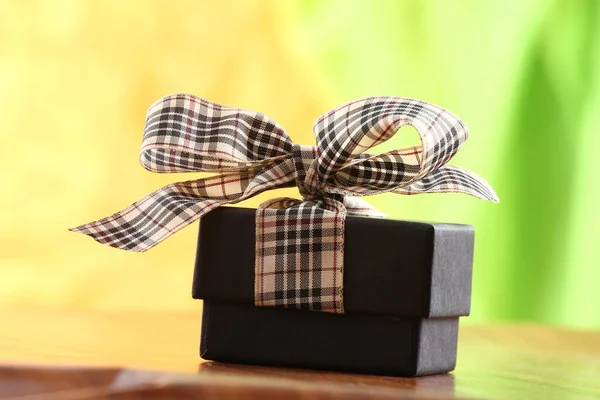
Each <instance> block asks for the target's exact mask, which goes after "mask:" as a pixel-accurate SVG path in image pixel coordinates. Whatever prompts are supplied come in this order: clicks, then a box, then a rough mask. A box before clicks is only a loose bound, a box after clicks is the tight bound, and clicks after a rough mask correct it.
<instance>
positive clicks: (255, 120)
mask: <svg viewBox="0 0 600 400" xmlns="http://www.w3.org/2000/svg"><path fill="white" fill-rule="evenodd" d="M291 151H292V140H291V139H290V137H289V135H288V134H287V133H286V132H285V130H283V128H281V127H280V126H279V124H278V123H277V122H275V121H273V120H272V119H271V118H269V117H267V116H266V115H264V114H262V113H259V112H256V111H249V110H244V109H241V108H234V107H227V106H222V105H220V104H216V103H213V102H210V101H208V100H206V99H202V98H199V97H196V96H193V95H189V94H180V93H179V94H173V95H169V96H166V97H163V98H161V99H160V100H158V101H156V102H154V103H153V104H152V105H151V106H150V108H149V109H148V114H147V117H146V124H145V128H144V139H143V142H142V149H141V153H140V162H141V163H142V165H143V166H144V168H146V169H148V170H150V171H153V172H200V171H202V172H217V171H218V172H222V171H226V170H240V169H246V168H249V167H253V166H257V165H264V164H268V163H270V162H273V160H276V159H279V158H285V157H286V156H287V155H289V153H291Z"/></svg>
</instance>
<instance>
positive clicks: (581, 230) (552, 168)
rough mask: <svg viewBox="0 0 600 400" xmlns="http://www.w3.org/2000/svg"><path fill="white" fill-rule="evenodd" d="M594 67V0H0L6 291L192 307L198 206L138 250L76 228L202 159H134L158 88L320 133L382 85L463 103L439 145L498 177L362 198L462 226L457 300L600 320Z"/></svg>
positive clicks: (598, 88)
mask: <svg viewBox="0 0 600 400" xmlns="http://www.w3.org/2000/svg"><path fill="white" fill-rule="evenodd" d="M599 78H600V7H599V2H598V1H595V0H588V1H585V0H581V1H570V2H564V1H559V0H554V1H551V0H537V1H526V2H523V1H518V0H512V1H508V0H507V1H503V2H498V1H491V0H490V1H479V0H464V1H460V0H457V1H447V0H430V1H427V2H425V1H416V0H404V1H395V0H390V1H384V0H374V1H350V0H337V1H336V0H323V1H315V0H300V1H276V0H275V1H266V0H265V1H250V0H240V1H219V2H217V1H191V0H190V1H184V0H175V1H166V0H164V1H161V0H154V1H151V0H148V1H144V2H142V1H139V2H138V1H130V2H123V1H120V0H90V1H80V0H71V1H67V0H62V1H58V0H47V1H42V0H40V1H33V0H30V1H15V0H13V1H11V0H0V94H1V95H0V135H1V140H2V143H1V145H0V166H1V168H2V183H1V185H0V191H1V193H2V195H1V196H0V307H15V308H18V307H30V306H34V307H46V308H70V309H83V310H90V309H93V310H108V311H111V310H128V311H131V310H139V311H148V312H156V313H160V312H180V311H188V310H197V309H199V307H200V305H199V302H197V301H193V300H192V299H191V297H190V292H191V279H192V270H193V263H194V257H195V246H196V234H197V229H198V224H197V223H196V224H194V225H192V226H190V227H188V228H187V229H185V230H183V231H182V232H180V233H179V234H177V235H175V236H173V237H172V238H170V239H169V240H167V241H166V242H164V243H162V244H161V245H159V246H158V247H156V248H154V249H152V250H150V251H149V252H147V253H142V254H134V253H127V252H124V251H120V250H116V249H113V248H109V247H105V246H101V245H99V244H97V243H96V242H94V241H93V240H91V239H89V238H87V237H85V236H83V235H79V234H74V233H70V232H68V231H67V229H68V228H69V227H71V226H75V225H79V224H81V223H84V222H88V221H91V220H94V219H97V218H100V217H104V216H106V215H108V214H110V213H113V212H115V211H117V210H119V209H121V208H123V207H125V206H127V205H129V204H130V203H132V202H134V201H136V200H138V199H139V198H141V197H142V196H144V195H146V194H147V193H149V192H151V191H153V190H155V189H157V188H158V187H160V186H162V185H165V184H168V183H170V182H174V181H176V180H182V179H192V178H193V177H194V175H193V174H192V176H190V175H186V176H181V175H158V174H152V173H150V172H147V171H145V170H144V169H143V168H142V167H141V166H140V165H139V164H138V151H139V146H140V143H141V135H142V128H143V123H144V118H145V113H146V110H147V108H148V106H149V105H150V104H151V103H152V102H153V101H154V100H156V99H158V98H159V97H161V96H164V95H166V94H170V93H173V92H187V93H192V94H196V95H198V96H202V97H206V98H208V99H210V100H212V101H215V102H218V103H222V104H227V105H233V106H238V107H243V108H249V109H254V110H260V111H262V112H264V113H265V114H267V115H269V116H271V117H272V118H274V119H275V120H276V121H278V122H279V123H280V124H282V125H283V126H284V127H285V128H286V129H287V130H288V131H289V132H290V134H291V136H292V138H293V139H294V141H295V142H297V143H305V144H312V143H314V137H313V133H312V130H311V127H312V122H313V120H314V119H316V118H317V117H318V116H319V115H321V114H322V113H323V112H325V111H327V110H328V109H330V108H333V107H335V106H336V105H338V104H340V103H343V102H345V101H348V100H351V99H354V98H359V97H363V96H371V95H395V96H406V97H415V98H419V99H423V100H427V101H430V102H433V103H436V104H439V105H441V106H443V107H445V108H448V109H449V110H451V111H453V112H454V113H456V114H458V115H459V116H461V117H462V118H463V119H464V120H465V121H466V123H467V124H468V126H469V128H470V132H471V136H470V139H469V140H468V141H467V143H466V145H465V146H464V148H463V150H461V152H460V153H459V154H458V155H457V156H456V157H455V158H454V160H453V161H452V162H451V163H453V164H456V165H460V166H463V167H466V168H468V169H470V170H472V171H475V172H476V173H478V174H480V175H481V176H483V177H484V178H486V179H487V180H488V181H489V182H490V183H491V184H492V185H493V186H494V188H495V189H496V191H497V192H498V195H499V196H500V198H501V203H500V204H492V203H488V202H483V201H479V200H476V199H474V198H471V197H469V196H466V195H458V194H444V195H441V194H438V195H421V196H406V197H403V196H399V195H381V196H377V197H372V198H370V199H369V200H370V201H371V202H372V203H374V204H375V205H376V206H378V207H379V208H380V210H382V211H383V212H385V213H387V214H388V215H390V216H393V217H396V218H402V219H412V220H429V221H439V222H458V223H468V224H472V225H474V226H475V229H476V256H475V265H474V282H473V309H472V314H471V317H470V318H468V319H466V320H465V322H467V323H478V322H489V321H523V320H525V321H532V322H539V323H545V324H553V325H563V326H570V327H578V328H600V306H599V305H600V290H599V284H600V244H599V243H598V239H597V238H598V229H599V228H598V227H599V226H600V213H599V212H598V206H599V204H600V184H599V182H598V173H600V157H598V149H600V134H599V133H600V79H599ZM404 129H408V128H404ZM408 133H409V135H408V136H407V137H410V130H408ZM413 134H414V132H413ZM398 136H400V135H398ZM396 144H397V143H396ZM393 147H394V146H393ZM283 194H285V195H293V194H294V193H293V192H289V193H283ZM276 195H282V193H269V194H267V195H264V194H263V195H261V196H259V197H257V198H255V199H252V200H250V201H248V202H246V203H243V205H244V206H248V207H252V206H256V205H258V204H259V203H260V202H261V201H263V200H265V199H266V198H268V197H271V196H276ZM401 245H402V244H401V243H399V246H401Z"/></svg>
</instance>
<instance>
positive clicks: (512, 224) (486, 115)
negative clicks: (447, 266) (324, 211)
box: [297, 0, 600, 327]
mask: <svg viewBox="0 0 600 400" xmlns="http://www.w3.org/2000/svg"><path fill="white" fill-rule="evenodd" d="M297 15H298V18H299V21H300V25H299V27H300V29H299V33H298V34H299V35H302V36H303V37H304V39H305V43H307V44H310V45H309V46H310V47H311V50H312V52H313V54H314V57H315V58H316V59H317V60H318V63H319V65H320V67H321V68H322V69H323V70H324V71H326V74H327V79H328V81H329V82H330V83H331V85H332V87H333V91H334V93H335V95H336V96H337V98H338V99H339V101H340V102H341V101H343V100H345V99H350V98H356V97H361V96H366V95H372V94H390V95H398V94H401V95H402V96H407V97H416V98H421V99H427V100H429V101H431V102H434V103H437V104H443V105H444V106H445V107H446V108H448V109H450V110H452V111H454V112H455V113H457V114H458V115H460V116H461V117H462V118H463V119H464V120H465V121H466V122H467V124H468V126H469V128H470V132H471V136H470V139H469V140H468V141H467V144H466V145H465V148H464V149H463V150H462V151H461V153H459V155H457V156H456V157H455V158H454V160H453V161H452V163H454V164H456V165H461V166H464V167H467V168H468V169H471V170H473V171H476V172H477V173H479V174H480V175H482V176H483V177H485V178H486V179H487V180H488V181H489V182H490V183H491V184H492V185H493V186H494V188H495V189H496V191H497V193H498V195H499V197H500V199H501V203H500V204H498V205H494V204H491V203H489V204H488V203H485V202H479V201H473V200H472V199H470V198H465V197H466V196H457V195H443V196H442V197H441V198H440V196H437V195H423V196H414V197H403V198H401V199H398V198H397V196H394V195H389V196H388V195H384V196H380V197H376V198H372V199H370V200H371V202H372V203H374V204H376V205H378V206H379V207H380V208H381V209H382V210H383V211H384V212H386V213H387V214H389V215H391V216H394V217H401V218H408V219H422V220H436V221H455V222H465V223H471V224H473V225H474V226H475V227H476V258H475V271H474V282H473V315H472V318H470V320H471V321H481V320H486V321H487V320H530V321H539V322H543V323H553V324H565V325H571V326H579V327H600V288H599V284H600V253H599V251H598V248H599V247H600V243H598V239H597V238H598V236H597V231H598V226H599V225H600V217H599V213H598V206H599V205H600V190H599V188H598V185H599V184H600V182H599V178H598V173H599V172H600V161H599V159H598V156H597V154H598V150H599V149H600V139H599V137H600V86H599V80H598V78H599V77H600V29H599V26H600V7H598V2H597V1H592V0H590V1H569V2H566V1H502V2H494V1H444V0H437V1H392V0H390V1H381V0H379V1H373V2H360V1H354V2H351V1H343V0H339V1H327V2H320V1H303V2H300V3H299V4H298V14H297ZM315 43H318V46H317V47H315ZM392 147H393V146H392Z"/></svg>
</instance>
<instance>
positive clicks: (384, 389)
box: [0, 309, 600, 400]
mask: <svg viewBox="0 0 600 400" xmlns="http://www.w3.org/2000/svg"><path fill="white" fill-rule="evenodd" d="M200 314H201V313H200V309H199V310H198V313H197V314H172V313H171V314H166V313H164V314H163V313H158V312H157V313H152V314H151V313H147V314H126V313H91V312H87V311H86V312H83V311H82V312H77V311H51V310H14V309H12V310H0V320H1V321H2V324H1V325H0V364H2V366H0V398H2V399H21V400H35V399H44V400H46V399H175V398H180V397H188V396H196V397H198V398H209V399H210V398H219V399H221V398H224V399H228V398H232V399H233V398H236V399H238V398H239V399H264V398H271V397H274V398H296V399H338V398H340V399H341V398H344V399H345V398H356V399H391V398H407V399H448V398H483V399H508V398H527V399H600V333H598V332H579V331H570V330H565V329H556V328H548V327H539V326H530V325H518V326H516V325H515V326H468V325H466V326H463V327H462V328H461V333H460V339H459V356H458V365H457V369H456V371H455V372H454V373H452V374H446V375H437V376H431V377H424V378H414V379H408V378H394V377H380V376H369V375H356V374H342V373H339V374H338V373H330V372H320V371H310V370H294V369H279V368H268V367H260V366H240V365H233V364H221V363H213V362H204V361H203V360H201V359H200V358H199V357H198V342H199V335H200Z"/></svg>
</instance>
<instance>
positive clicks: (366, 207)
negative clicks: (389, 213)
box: [344, 196, 386, 218]
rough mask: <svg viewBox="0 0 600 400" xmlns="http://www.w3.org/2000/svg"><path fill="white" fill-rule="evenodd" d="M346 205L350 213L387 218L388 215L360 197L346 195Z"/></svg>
mask: <svg viewBox="0 0 600 400" xmlns="http://www.w3.org/2000/svg"><path fill="white" fill-rule="evenodd" d="M344 206H345V207H346V209H347V210H348V215H356V216H361V217H378V218H385V217H386V215H385V214H383V213H382V212H380V211H379V210H377V209H376V208H375V207H373V206H372V205H371V204H369V203H367V202H366V201H365V200H363V199H361V198H360V197H355V196H344Z"/></svg>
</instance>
